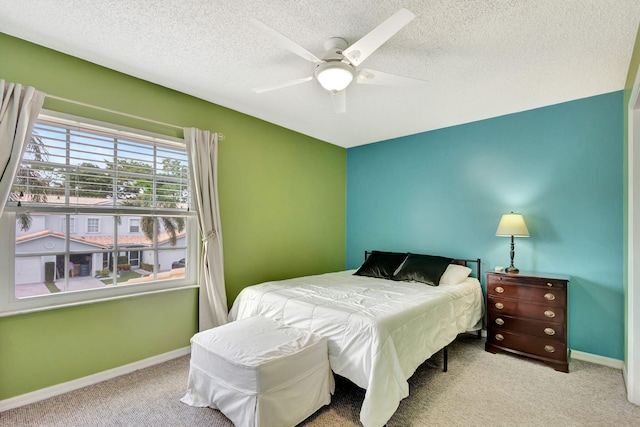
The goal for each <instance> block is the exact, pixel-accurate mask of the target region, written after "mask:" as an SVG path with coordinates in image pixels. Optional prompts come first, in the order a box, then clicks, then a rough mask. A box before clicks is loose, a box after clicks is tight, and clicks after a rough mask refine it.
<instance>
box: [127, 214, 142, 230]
mask: <svg viewBox="0 0 640 427" xmlns="http://www.w3.org/2000/svg"><path fill="white" fill-rule="evenodd" d="M135 222H137V225H135V227H137V228H138V229H137V230H136V231H131V227H133V226H134V225H133V223H135ZM141 223H142V221H140V218H129V233H130V234H131V233H133V234H140V232H141V231H142V230H141V229H140V225H141Z"/></svg>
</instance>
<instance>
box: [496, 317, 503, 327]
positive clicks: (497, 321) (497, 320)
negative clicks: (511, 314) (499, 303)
mask: <svg viewBox="0 0 640 427" xmlns="http://www.w3.org/2000/svg"><path fill="white" fill-rule="evenodd" d="M495 322H496V325H500V326H502V325H504V320H502V319H501V318H499V317H498V318H497V319H496V320H495Z"/></svg>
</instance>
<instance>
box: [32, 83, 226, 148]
mask: <svg viewBox="0 0 640 427" xmlns="http://www.w3.org/2000/svg"><path fill="white" fill-rule="evenodd" d="M45 96H46V97H47V98H51V99H55V100H58V101H63V102H69V103H71V104H76V105H81V106H83V107H88V108H93V109H95V110H100V111H105V112H107V113H112V114H118V115H120V116H125V117H130V118H132V119H137V120H142V121H145V122H149V123H154V124H156V125H161V126H167V127H170V128H174V129H180V130H184V128H183V127H180V126H177V125H172V124H171V123H165V122H160V121H158V120H153V119H148V118H146V117H141V116H136V115H133V114H128V113H123V112H122V111H116V110H111V109H109V108H104V107H99V106H97V105H91V104H87V103H84V102H80V101H75V100H73V99H69V98H63V97H61V96H55V95H49V94H48V93H47V94H45ZM216 133H217V134H218V139H219V140H220V141H224V134H221V133H219V132H216Z"/></svg>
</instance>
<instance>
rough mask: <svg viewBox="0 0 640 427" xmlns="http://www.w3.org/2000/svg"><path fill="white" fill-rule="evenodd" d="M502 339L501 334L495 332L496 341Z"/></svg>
mask: <svg viewBox="0 0 640 427" xmlns="http://www.w3.org/2000/svg"><path fill="white" fill-rule="evenodd" d="M503 339H504V337H503V336H502V334H496V341H502V340H503Z"/></svg>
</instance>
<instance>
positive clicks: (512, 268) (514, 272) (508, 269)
mask: <svg viewBox="0 0 640 427" xmlns="http://www.w3.org/2000/svg"><path fill="white" fill-rule="evenodd" d="M504 271H505V272H507V273H511V274H517V273H519V272H520V270H518V269H517V268H515V267H514V266H513V265H510V266H509V267H507V268H505V269H504Z"/></svg>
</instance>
